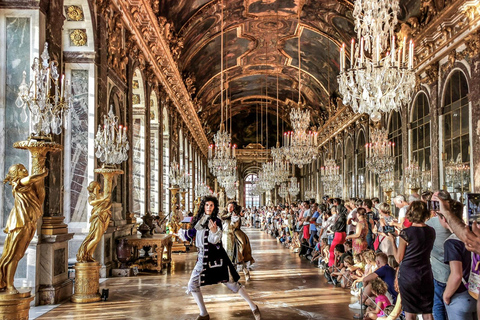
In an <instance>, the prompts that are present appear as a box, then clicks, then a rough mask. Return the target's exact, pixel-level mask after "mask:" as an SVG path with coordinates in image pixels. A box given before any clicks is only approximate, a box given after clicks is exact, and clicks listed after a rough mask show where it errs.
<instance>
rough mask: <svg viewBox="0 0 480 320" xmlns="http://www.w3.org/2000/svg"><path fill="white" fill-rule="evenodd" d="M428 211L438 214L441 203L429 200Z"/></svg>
mask: <svg viewBox="0 0 480 320" xmlns="http://www.w3.org/2000/svg"><path fill="white" fill-rule="evenodd" d="M427 210H428V211H435V212H437V211H438V210H440V203H439V202H438V201H434V200H428V201H427Z"/></svg>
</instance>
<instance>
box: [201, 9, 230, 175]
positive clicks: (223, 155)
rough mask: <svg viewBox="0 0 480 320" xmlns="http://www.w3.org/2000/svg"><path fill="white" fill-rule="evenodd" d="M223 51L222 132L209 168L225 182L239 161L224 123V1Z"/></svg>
mask: <svg viewBox="0 0 480 320" xmlns="http://www.w3.org/2000/svg"><path fill="white" fill-rule="evenodd" d="M221 10H222V13H221V16H222V18H221V40H220V41H221V50H220V55H221V59H220V108H221V119H220V130H218V132H217V133H216V134H215V135H214V137H213V141H214V143H215V145H210V146H209V148H208V167H209V168H210V169H211V171H212V173H213V175H215V176H216V177H217V179H218V180H219V181H220V180H222V181H223V180H224V179H226V178H227V177H229V176H234V175H235V173H236V167H237V159H236V157H235V148H236V145H234V144H232V136H231V134H230V133H229V132H227V131H226V130H225V126H224V123H223V111H224V110H223V95H224V92H223V58H224V51H223V1H222V3H221Z"/></svg>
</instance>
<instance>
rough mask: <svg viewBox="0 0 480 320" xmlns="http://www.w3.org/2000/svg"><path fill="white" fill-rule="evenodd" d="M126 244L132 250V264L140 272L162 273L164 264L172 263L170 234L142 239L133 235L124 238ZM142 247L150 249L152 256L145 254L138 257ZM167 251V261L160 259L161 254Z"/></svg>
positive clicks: (138, 235)
mask: <svg viewBox="0 0 480 320" xmlns="http://www.w3.org/2000/svg"><path fill="white" fill-rule="evenodd" d="M126 239H127V242H128V244H129V245H130V246H131V247H132V248H133V249H134V253H133V258H134V260H133V261H134V263H135V264H137V265H138V266H139V269H141V270H157V271H158V272H161V271H162V268H163V264H164V263H170V262H171V261H172V244H173V242H172V235H171V234H154V235H153V236H152V237H150V238H142V236H141V235H140V234H134V235H131V236H128V237H126ZM143 247H151V248H152V252H153V255H151V256H149V255H148V252H145V255H144V256H139V250H140V249H142V248H143ZM165 249H167V259H165V260H164V259H162V257H163V252H164V251H165Z"/></svg>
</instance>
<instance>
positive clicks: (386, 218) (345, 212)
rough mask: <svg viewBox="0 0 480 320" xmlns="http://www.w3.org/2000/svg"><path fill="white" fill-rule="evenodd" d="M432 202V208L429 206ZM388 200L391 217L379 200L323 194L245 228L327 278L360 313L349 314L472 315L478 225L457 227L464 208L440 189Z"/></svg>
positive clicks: (269, 212) (439, 319) (250, 216)
mask: <svg viewBox="0 0 480 320" xmlns="http://www.w3.org/2000/svg"><path fill="white" fill-rule="evenodd" d="M432 200H433V201H438V202H439V204H438V206H439V208H438V206H437V207H435V210H430V209H431V204H432ZM393 202H394V204H395V206H396V207H397V208H398V209H399V213H398V217H396V218H395V217H394V215H393V214H392V212H391V206H390V205H388V204H387V203H380V202H379V199H378V198H373V199H350V200H347V201H344V200H342V199H339V198H328V197H324V198H323V201H322V202H321V203H320V204H319V203H317V202H315V200H313V199H312V200H308V201H303V202H300V203H298V204H295V203H294V204H291V205H279V206H277V207H265V208H259V209H257V208H247V209H245V212H244V214H245V217H246V223H247V226H250V227H256V228H261V229H262V230H265V231H266V232H268V233H269V234H271V235H272V236H274V237H276V238H277V240H278V241H279V242H280V243H281V244H282V245H284V246H285V247H287V248H289V249H290V250H291V251H292V252H294V253H298V254H299V256H300V257H305V258H306V259H308V260H309V261H310V262H311V263H312V264H314V265H315V266H317V267H319V268H320V269H321V270H323V271H324V276H325V278H326V279H327V280H328V283H330V284H332V285H333V286H336V287H337V286H338V287H341V288H344V289H348V290H350V292H351V294H352V295H354V296H356V297H358V302H355V303H352V304H350V308H352V309H358V310H361V312H359V314H356V315H355V317H356V318H365V319H397V318H406V319H409V320H410V319H416V318H417V315H421V316H422V318H423V319H425V320H428V319H435V320H443V319H455V320H457V319H468V320H470V319H477V313H476V311H477V293H478V285H479V283H480V282H479V279H480V277H479V276H478V272H479V270H478V263H476V262H475V261H480V259H479V257H480V256H479V255H477V254H476V253H475V252H476V250H475V249H477V248H478V251H480V248H479V247H480V229H479V228H477V225H476V224H474V228H475V229H474V231H473V232H472V231H470V230H468V228H465V227H464V226H465V224H464V223H463V220H462V217H463V205H462V204H461V203H460V202H458V201H455V200H453V199H452V198H451V197H450V194H449V193H448V192H446V191H439V192H436V193H435V194H432V192H425V193H423V194H422V195H421V196H420V195H411V196H410V197H409V198H408V201H407V199H406V198H405V197H404V196H402V195H398V196H396V197H395V198H394V199H393ZM451 225H452V226H451ZM462 227H463V229H462ZM456 230H458V231H456ZM465 230H466V231H465ZM465 243H466V244H467V246H466V245H465ZM470 247H471V248H470ZM469 250H470V251H473V252H474V253H472V252H470V251H469ZM477 253H479V252H477ZM472 256H473V258H472ZM472 259H473V260H472ZM472 262H473V263H474V265H473V269H472Z"/></svg>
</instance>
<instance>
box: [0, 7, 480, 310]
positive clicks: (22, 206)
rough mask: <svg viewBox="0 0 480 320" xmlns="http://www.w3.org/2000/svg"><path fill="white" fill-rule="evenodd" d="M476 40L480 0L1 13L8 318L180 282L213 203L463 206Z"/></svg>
mask: <svg viewBox="0 0 480 320" xmlns="http://www.w3.org/2000/svg"><path fill="white" fill-rule="evenodd" d="M479 30H480V2H479V1H478V0H474V1H466V0H388V1H375V0H363V1H360V0H152V1H148V0H135V1H134V0H97V1H93V0H64V1H62V0H40V1H39V0H34V1H23V0H20V1H8V0H7V1H0V31H1V32H0V123H1V127H2V128H3V130H2V132H1V134H0V155H1V156H0V177H2V179H5V184H0V226H1V228H2V230H4V229H5V232H2V233H1V234H0V252H2V258H1V259H0V314H2V313H3V314H4V317H5V319H27V318H28V313H29V310H28V306H29V305H30V306H31V307H32V309H34V307H38V306H41V305H59V304H62V303H69V304H71V305H72V306H73V305H84V304H85V303H99V302H98V301H99V300H100V299H102V288H104V287H102V286H101V284H100V281H99V279H105V278H107V283H108V281H114V280H110V279H112V278H116V277H125V278H126V279H127V278H128V279H130V278H135V277H141V276H144V275H145V274H147V275H150V276H152V277H153V275H154V276H155V277H160V278H161V277H164V278H165V279H167V278H166V277H167V276H169V275H170V274H172V275H173V274H174V269H177V270H184V269H183V268H185V270H187V269H188V268H190V267H192V266H191V265H189V263H187V262H188V261H190V260H188V259H189V258H188V255H193V254H194V253H195V252H196V250H195V248H194V247H193V246H188V245H187V243H184V242H183V241H181V239H180V238H179V236H178V235H177V232H178V231H179V230H180V229H184V228H187V227H188V223H189V222H191V219H190V220H189V219H188V218H189V217H192V216H194V215H196V214H197V211H198V209H199V206H200V203H201V199H202V198H203V197H204V196H211V195H213V196H215V197H217V199H218V201H219V203H218V205H219V209H220V211H222V210H224V209H225V210H226V207H227V203H228V201H230V200H234V201H236V202H237V203H238V205H239V206H242V207H243V208H244V209H245V210H247V209H248V210H252V212H253V208H266V207H267V208H268V207H270V206H277V205H282V208H284V207H285V206H287V205H288V206H292V204H299V203H300V202H301V201H302V200H305V199H315V200H316V202H318V203H320V202H322V198H325V199H328V198H329V197H330V198H340V199H342V200H345V201H348V200H349V199H353V198H355V199H372V198H379V201H380V203H384V202H385V203H387V204H388V205H389V207H390V208H391V211H392V213H393V216H398V214H399V212H398V211H399V210H398V208H396V207H395V203H394V201H393V199H394V198H395V197H396V196H398V195H403V196H405V198H408V195H410V194H419V195H420V194H422V192H425V191H432V192H435V191H438V190H446V191H448V193H449V194H450V195H451V198H452V199H453V200H457V201H460V202H462V203H466V202H467V200H466V199H468V197H469V194H473V193H474V192H480V191H479V190H480V175H479V174H477V172H476V170H477V169H479V170H480V143H479V136H480V107H479V103H480V89H479V84H480V56H479V53H480V31H479ZM325 201H326V200H325ZM262 210H266V211H264V214H265V215H266V212H267V211H268V210H267V209H262ZM287 211H288V210H287ZM262 212H263V211H262ZM302 212H303V211H302ZM287 213H288V212H287ZM185 219H186V220H185ZM465 219H466V217H465ZM259 221H260V220H259ZM265 221H267V220H265ZM259 223H260V222H259ZM265 223H266V222H265ZM247 224H248V225H249V223H247ZM253 224H255V221H253ZM249 227H252V230H253V231H249V232H257V231H258V230H257V229H255V228H253V226H251V225H249ZM266 228H267V229H268V226H267V227H266ZM154 229H155V230H154ZM247 234H249V235H251V234H250V233H248V232H247ZM292 235H293V233H292ZM257 236H258V235H257ZM257 236H255V235H254V236H252V237H253V238H252V239H257V238H255V237H257ZM262 236H264V235H262ZM280 237H281V234H280V235H278V234H277V238H280ZM262 239H263V238H262ZM268 239H270V238H268ZM307 240H308V239H307ZM256 241H257V240H255V241H253V242H252V250H253V254H254V255H255V251H256V250H258V251H257V252H263V251H260V249H262V248H260V247H256V246H257V243H260V240H258V241H259V242H256ZM262 241H263V240H262ZM149 250H151V251H150V253H149ZM262 250H263V249H262ZM172 252H173V253H172ZM268 254H269V253H268V250H266V251H265V253H259V254H258V255H267V256H268ZM286 254H288V253H286ZM185 256H186V257H187V258H185ZM179 257H180V258H179ZM192 257H193V256H192ZM185 259H186V260H185ZM257 260H258V259H257ZM193 261H194V260H193ZM259 261H261V260H259ZM257 265H260V266H261V263H260V262H258V261H257ZM173 266H175V268H174V267H173ZM178 268H180V269H178ZM259 268H260V269H262V268H264V269H265V268H269V267H266V266H264V267H259ZM292 268H293V267H292ZM302 268H303V267H302ZM191 269H192V268H190V269H188V270H187V271H189V272H190V271H191ZM292 272H294V270H293V271H292ZM177 273H178V271H177ZM92 277H93V278H92ZM184 280H185V281H184V282H185V285H186V282H188V278H185V279H184ZM102 281H103V280H102ZM162 281H163V280H162ZM165 281H167V280H165ZM175 281H176V280H175ZM179 281H183V280H179ZM251 281H252V282H254V281H255V275H253V276H252V280H251ZM111 283H113V282H111ZM157 285H158V286H160V287H161V286H167V283H164V282H159V284H157ZM177 289H178V291H179V292H180V291H182V292H183V291H185V290H183V289H181V288H177ZM247 289H248V287H247ZM134 290H136V289H134ZM255 290H260V291H261V289H258V288H257V289H252V292H254V296H255V294H256V293H255V292H256V291H255ZM272 290H273V289H272ZM260 291H259V292H260ZM257 293H258V292H257ZM108 294H109V295H110V296H115V291H114V289H113V287H112V286H111V287H110V292H109V293H106V291H105V290H104V291H103V295H104V296H103V298H105V299H106V297H105V295H108ZM118 299H120V298H118ZM177 299H178V301H181V299H184V298H180V295H179V297H178V298H177ZM119 301H121V299H120V300H119ZM192 301H193V300H192ZM72 308H73V307H72ZM194 308H196V307H194ZM195 310H196V309H195ZM179 314H180V313H179ZM249 316H251V314H250V315H249ZM262 316H263V317H265V318H268V313H267V314H265V312H263V311H262ZM348 316H350V314H349V315H348ZM30 317H32V313H31V310H30ZM225 317H226V318H229V317H230V316H228V317H227V316H225ZM232 317H233V316H232ZM46 318H48V313H47V314H46ZM60 318H61V317H60ZM67 318H68V317H66V316H65V318H64V319H67ZM72 318H74V317H73V316H72ZM120 318H121V317H119V318H118V319H120ZM133 318H135V317H133ZM173 318H178V319H183V318H182V317H181V316H180V315H179V316H178V317H173ZM226 318H225V319H226ZM293 318H295V317H293ZM300 318H302V316H300V315H298V319H300ZM339 318H340V317H339ZM202 319H203V318H202ZM342 319H343V318H342Z"/></svg>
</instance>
